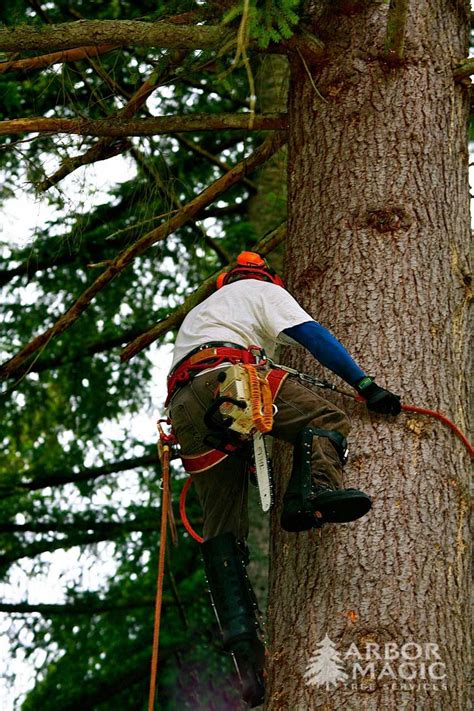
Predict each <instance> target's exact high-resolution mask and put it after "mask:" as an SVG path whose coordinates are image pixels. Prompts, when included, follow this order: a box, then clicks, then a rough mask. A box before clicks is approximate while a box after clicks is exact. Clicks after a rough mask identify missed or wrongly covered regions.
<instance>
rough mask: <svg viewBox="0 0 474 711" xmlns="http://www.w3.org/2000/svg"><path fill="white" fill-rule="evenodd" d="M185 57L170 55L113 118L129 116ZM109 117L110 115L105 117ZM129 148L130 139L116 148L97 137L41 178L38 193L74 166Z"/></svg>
mask: <svg viewBox="0 0 474 711" xmlns="http://www.w3.org/2000/svg"><path fill="white" fill-rule="evenodd" d="M186 56H187V52H176V53H173V56H172V57H170V59H169V61H168V62H167V64H166V66H165V67H162V68H161V69H154V70H153V72H152V73H151V75H150V76H149V77H148V78H147V80H146V81H145V82H144V83H143V84H142V85H141V86H140V87H139V88H138V89H137V91H136V92H135V93H134V94H133V95H132V96H131V97H130V99H129V101H128V102H127V104H126V106H124V107H123V109H121V110H120V111H117V113H116V117H120V118H121V119H128V118H131V117H132V116H133V115H134V114H135V113H136V112H137V111H138V110H139V109H140V108H141V107H142V106H143V105H144V104H145V102H146V100H147V99H148V97H149V96H150V95H151V94H152V93H153V91H155V89H157V88H158V87H159V86H161V85H162V84H164V83H165V82H167V81H169V80H170V79H171V77H172V76H174V73H175V70H176V67H177V66H179V65H180V63H181V62H182V60H183V59H184V58H185V57H186ZM93 67H94V69H95V70H96V71H97V66H96V64H95V63H94V64H93ZM119 88H120V90H121V91H120V93H122V94H123V90H122V89H121V87H119ZM108 118H109V120H112V117H108ZM131 147H132V143H131V142H130V141H122V142H121V143H120V144H119V150H117V143H116V142H115V141H114V139H112V138H108V137H107V138H106V137H104V138H101V139H100V140H99V141H98V142H97V143H96V144H95V145H94V146H92V147H91V148H89V150H87V151H86V152H85V153H84V154H83V155H79V156H74V157H73V158H67V159H66V160H65V161H63V163H62V165H61V166H60V167H59V169H58V170H57V171H56V172H55V173H54V174H53V175H51V176H50V177H48V178H46V180H43V181H42V182H41V183H40V184H39V185H38V186H37V188H38V190H39V191H40V192H44V191H45V190H47V189H48V188H50V187H52V186H53V185H57V183H59V181H60V180H62V179H63V178H65V177H66V176H67V175H70V174H71V173H72V172H73V171H74V170H76V168H79V167H81V166H84V165H90V164H91V163H94V162H96V161H100V160H106V159H107V158H110V157H111V156H112V155H114V156H115V155H118V154H120V153H122V152H124V151H125V150H127V149H129V148H131Z"/></svg>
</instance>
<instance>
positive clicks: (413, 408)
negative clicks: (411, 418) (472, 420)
mask: <svg viewBox="0 0 474 711" xmlns="http://www.w3.org/2000/svg"><path fill="white" fill-rule="evenodd" d="M402 410H403V411H404V412H416V413H417V414H418V415H428V416H429V417H435V418H436V419H437V420H439V421H440V422H442V423H443V424H445V425H447V426H448V427H449V428H450V429H451V430H452V431H453V432H454V434H455V435H456V437H458V438H459V439H460V440H461V442H462V443H463V445H464V446H465V447H466V449H467V451H468V452H469V454H470V455H471V457H474V447H473V446H472V444H471V443H470V442H469V440H468V438H467V437H466V435H465V434H464V433H463V432H461V430H460V429H459V427H458V426H457V425H455V424H454V422H451V420H450V419H449V418H448V417H446V415H443V413H442V412H437V411H436V410H428V409H427V408H426V407H418V406H417V405H402Z"/></svg>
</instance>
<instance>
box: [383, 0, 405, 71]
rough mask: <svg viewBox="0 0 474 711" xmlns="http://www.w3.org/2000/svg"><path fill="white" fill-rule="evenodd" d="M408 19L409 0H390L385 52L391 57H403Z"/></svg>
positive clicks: (398, 58)
mask: <svg viewBox="0 0 474 711" xmlns="http://www.w3.org/2000/svg"><path fill="white" fill-rule="evenodd" d="M407 20H408V0H390V5H389V8H388V15H387V34H386V38H385V52H386V54H387V57H388V58H389V59H396V60H400V59H403V53H404V51H405V34H406V28H407Z"/></svg>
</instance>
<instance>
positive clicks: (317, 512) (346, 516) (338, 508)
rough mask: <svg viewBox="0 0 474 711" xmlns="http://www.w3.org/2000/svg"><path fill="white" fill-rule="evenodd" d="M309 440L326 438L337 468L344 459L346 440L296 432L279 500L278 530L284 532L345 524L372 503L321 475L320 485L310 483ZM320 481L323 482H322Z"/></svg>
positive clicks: (336, 435) (325, 433)
mask: <svg viewBox="0 0 474 711" xmlns="http://www.w3.org/2000/svg"><path fill="white" fill-rule="evenodd" d="M313 437H327V438H328V439H329V441H330V442H331V443H332V444H333V445H334V447H335V449H336V451H337V453H338V455H339V458H340V461H341V465H343V464H344V463H345V460H346V440H345V438H344V437H343V436H342V435H341V434H340V433H339V432H336V431H334V430H321V429H316V428H313V427H305V428H304V429H302V430H301V432H299V434H298V437H297V439H296V441H295V446H294V452H293V469H292V472H291V477H290V481H289V483H288V487H287V489H286V492H285V495H284V497H283V511H282V515H281V521H280V523H281V527H282V528H283V529H284V530H285V531H292V532H297V531H307V530H308V529H310V528H320V527H321V526H322V525H323V524H325V523H347V522H349V521H355V520H356V519H358V518H360V517H361V516H364V515H365V514H366V513H367V512H368V511H369V510H370V508H371V506H372V501H371V500H370V498H369V497H368V496H367V494H364V492H363V491H359V490H358V489H340V488H338V487H337V485H335V484H332V483H331V482H329V480H328V477H327V476H326V475H325V474H321V475H320V477H318V475H316V477H317V478H320V479H321V482H322V483H321V484H320V485H318V484H317V483H314V482H313V477H312V474H311V455H312V447H313ZM323 482H324V483H323Z"/></svg>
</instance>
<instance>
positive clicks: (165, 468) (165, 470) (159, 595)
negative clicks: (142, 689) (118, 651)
mask: <svg viewBox="0 0 474 711" xmlns="http://www.w3.org/2000/svg"><path fill="white" fill-rule="evenodd" d="M160 445H161V446H159V452H160V459H161V467H162V475H163V496H162V500H161V533H160V556H159V560H158V580H157V585H156V587H157V591H156V602H155V623H154V627H153V645H152V654H151V672H150V694H149V697H148V711H153V709H154V707H155V693H156V672H157V669H158V647H159V640H160V621H161V603H162V601H163V578H164V574H165V550H166V517H167V513H168V507H169V478H170V445H169V444H168V443H167V442H166V441H165V442H161V443H160Z"/></svg>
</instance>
